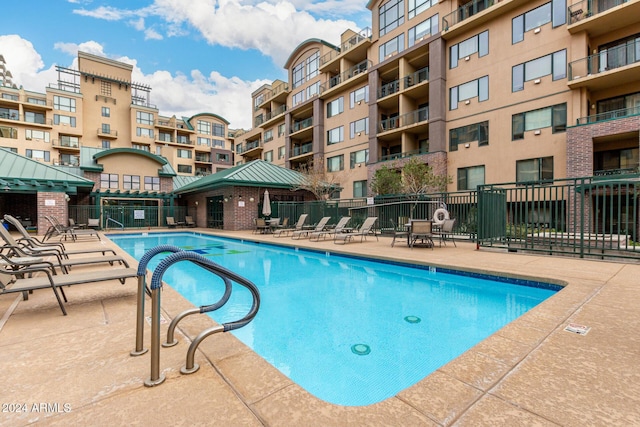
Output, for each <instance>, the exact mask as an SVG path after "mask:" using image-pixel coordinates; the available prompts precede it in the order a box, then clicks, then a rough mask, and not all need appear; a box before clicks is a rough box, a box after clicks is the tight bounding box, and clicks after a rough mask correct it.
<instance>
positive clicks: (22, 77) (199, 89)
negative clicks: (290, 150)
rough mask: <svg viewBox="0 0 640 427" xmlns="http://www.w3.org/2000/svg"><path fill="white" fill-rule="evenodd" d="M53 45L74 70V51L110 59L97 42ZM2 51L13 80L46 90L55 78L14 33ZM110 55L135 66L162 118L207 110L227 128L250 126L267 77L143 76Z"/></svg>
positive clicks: (1, 43) (2, 41)
mask: <svg viewBox="0 0 640 427" xmlns="http://www.w3.org/2000/svg"><path fill="white" fill-rule="evenodd" d="M55 47H56V49H59V50H61V51H63V52H65V53H68V54H69V55H70V56H71V57H72V58H73V59H72V60H71V64H57V65H60V66H63V67H70V68H76V69H77V54H78V50H80V51H83V52H87V53H92V54H94V55H98V56H104V57H108V55H106V54H105V52H104V48H103V46H102V45H100V44H99V43H97V42H95V41H88V42H84V43H80V44H73V43H56V44H55ZM0 52H2V54H3V56H4V58H5V61H6V63H7V69H8V70H10V71H11V73H12V75H13V81H14V82H15V83H16V84H17V85H18V86H20V85H22V86H24V88H25V89H27V90H30V91H33V92H41V93H44V92H45V90H46V87H47V86H48V85H49V84H51V83H55V82H57V79H58V75H57V73H56V71H55V65H52V66H51V67H50V68H48V69H45V68H44V67H45V64H44V62H43V61H42V58H41V56H40V54H39V53H38V52H37V51H36V50H35V49H34V47H33V44H32V43H31V42H29V41H28V40H25V39H23V38H21V37H20V36H17V35H8V36H0ZM110 59H114V60H116V61H120V62H124V63H127V64H130V65H132V66H133V72H132V80H133V81H134V82H136V83H142V84H145V85H148V86H150V87H151V96H150V102H151V103H152V104H155V105H156V106H157V107H158V110H159V112H160V114H161V115H163V116H172V115H176V116H177V117H182V116H192V115H194V114H198V113H203V112H209V113H214V114H217V115H219V116H221V117H223V118H224V119H226V120H227V121H229V123H230V126H231V128H245V129H249V128H250V127H251V126H252V124H251V114H250V112H251V93H252V92H253V91H255V90H256V89H258V88H259V87H260V86H262V85H263V84H266V83H271V81H268V80H254V81H244V80H242V79H240V78H238V77H226V76H223V75H221V74H220V73H218V72H211V73H209V74H208V75H205V74H203V73H202V72H201V71H199V70H193V71H191V74H190V75H189V76H187V75H183V74H179V75H172V74H171V73H170V72H168V71H155V72H154V73H152V74H144V72H143V71H142V70H141V69H140V68H139V67H138V66H137V61H136V60H135V59H132V58H129V57H113V56H110Z"/></svg>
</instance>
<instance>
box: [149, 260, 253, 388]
mask: <svg viewBox="0 0 640 427" xmlns="http://www.w3.org/2000/svg"><path fill="white" fill-rule="evenodd" d="M179 261H191V262H194V263H196V264H197V265H199V266H200V267H202V268H204V269H206V270H207V271H210V272H212V273H214V274H216V275H218V276H224V277H227V278H229V279H230V280H231V281H233V282H236V283H238V284H239V285H241V286H244V287H245V288H247V289H248V290H249V292H251V296H252V299H253V302H252V304H251V308H250V309H249V311H248V312H247V314H246V315H245V316H244V317H243V318H242V319H239V320H236V321H232V322H227V323H223V324H222V325H216V326H214V327H212V328H209V329H206V330H204V331H203V332H201V333H200V334H199V335H198V336H197V337H196V338H195V339H194V340H193V342H192V343H191V345H190V346H189V350H188V351H187V363H186V366H185V367H183V368H182V369H181V370H180V371H181V372H182V373H185V374H187V373H192V372H195V371H197V370H198V366H197V365H195V366H194V363H193V359H194V355H195V351H196V349H197V348H198V345H199V344H200V343H201V342H202V340H203V339H204V338H206V337H207V336H209V335H211V334H214V333H217V332H228V331H231V330H234V329H238V328H241V327H243V326H245V325H246V324H247V323H249V322H251V320H253V318H254V317H255V316H256V314H257V313H258V310H259V309H260V292H259V291H258V288H257V286H256V285H254V284H253V283H252V282H251V281H249V280H247V279H245V278H244V277H242V276H240V275H238V274H236V273H234V272H233V271H231V270H228V269H226V268H224V267H222V266H220V265H218V264H216V263H215V262H213V261H211V260H210V259H207V258H205V257H203V256H202V255H200V254H197V253H195V252H191V251H180V252H176V253H173V254H171V255H169V256H168V257H166V258H165V259H163V260H162V261H161V262H160V263H159V264H158V266H157V267H156V268H155V270H154V271H153V275H152V277H151V286H150V287H151V375H150V377H149V378H148V379H147V380H145V382H144V384H145V386H147V387H153V386H156V385H159V384H162V383H163V382H164V380H165V377H164V375H163V374H160V299H161V290H162V277H163V275H164V273H165V271H166V270H167V269H168V268H169V267H171V265H173V264H175V263H176V262H179Z"/></svg>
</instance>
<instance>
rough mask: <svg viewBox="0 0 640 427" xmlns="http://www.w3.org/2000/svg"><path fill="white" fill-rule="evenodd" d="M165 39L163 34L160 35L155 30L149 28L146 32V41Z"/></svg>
mask: <svg viewBox="0 0 640 427" xmlns="http://www.w3.org/2000/svg"><path fill="white" fill-rule="evenodd" d="M163 38H164V37H162V34H160V33H158V32H157V31H156V30H154V29H153V28H147V29H146V30H145V31H144V39H145V40H162V39H163Z"/></svg>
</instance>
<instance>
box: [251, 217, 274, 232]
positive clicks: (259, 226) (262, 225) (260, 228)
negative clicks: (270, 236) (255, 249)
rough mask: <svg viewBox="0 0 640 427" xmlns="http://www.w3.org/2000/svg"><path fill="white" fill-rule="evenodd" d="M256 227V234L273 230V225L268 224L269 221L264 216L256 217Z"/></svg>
mask: <svg viewBox="0 0 640 427" xmlns="http://www.w3.org/2000/svg"><path fill="white" fill-rule="evenodd" d="M255 224H256V228H255V230H254V231H253V233H254V234H257V233H260V234H265V233H268V232H269V231H270V230H271V227H269V225H268V224H267V221H266V220H265V219H264V218H256V219H255Z"/></svg>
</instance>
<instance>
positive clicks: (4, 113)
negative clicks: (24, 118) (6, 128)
mask: <svg viewBox="0 0 640 427" xmlns="http://www.w3.org/2000/svg"><path fill="white" fill-rule="evenodd" d="M3 95H4V94H3ZM16 101H17V100H16ZM0 117H2V118H3V119H11V120H19V119H20V112H19V111H18V110H17V109H15V108H4V107H0Z"/></svg>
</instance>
